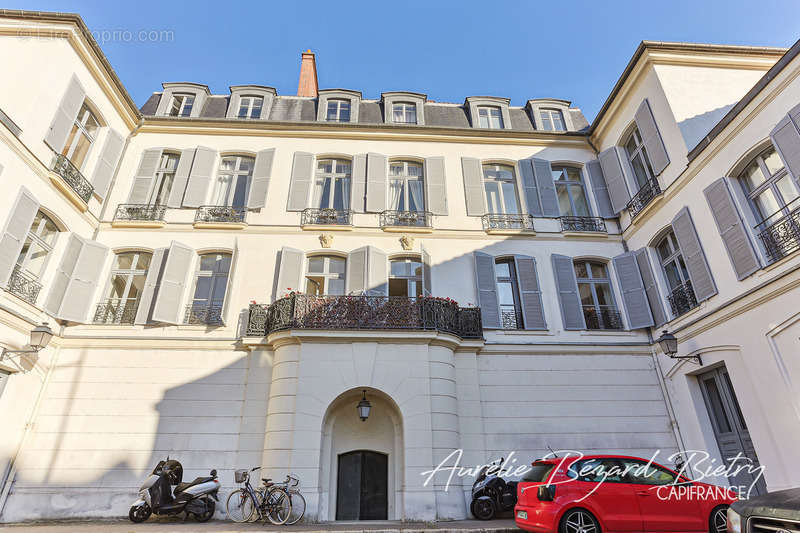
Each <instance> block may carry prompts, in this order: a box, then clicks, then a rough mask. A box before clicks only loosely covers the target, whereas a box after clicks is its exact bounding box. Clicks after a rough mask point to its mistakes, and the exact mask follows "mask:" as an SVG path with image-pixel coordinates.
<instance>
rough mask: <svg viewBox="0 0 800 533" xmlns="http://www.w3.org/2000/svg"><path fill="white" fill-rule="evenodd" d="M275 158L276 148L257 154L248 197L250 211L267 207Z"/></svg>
mask: <svg viewBox="0 0 800 533" xmlns="http://www.w3.org/2000/svg"><path fill="white" fill-rule="evenodd" d="M274 157H275V148H267V149H266V150H261V151H259V152H258V153H257V154H256V160H255V163H254V164H253V179H252V180H251V181H250V192H249V193H248V195H247V207H248V209H257V208H259V207H264V206H265V205H266V202H267V190H268V189H269V180H270V177H271V176H272V160H273V158H274Z"/></svg>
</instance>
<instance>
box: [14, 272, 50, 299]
mask: <svg viewBox="0 0 800 533" xmlns="http://www.w3.org/2000/svg"><path fill="white" fill-rule="evenodd" d="M8 290H9V292H12V293H14V294H16V295H17V296H19V297H20V298H22V299H23V300H25V301H26V302H29V303H32V304H35V303H36V298H38V297H39V292H40V291H41V290H42V284H41V283H39V280H38V279H37V278H36V277H35V276H34V275H33V274H30V273H29V272H25V271H23V270H22V269H20V268H19V266H16V267H14V270H12V271H11V277H10V278H8Z"/></svg>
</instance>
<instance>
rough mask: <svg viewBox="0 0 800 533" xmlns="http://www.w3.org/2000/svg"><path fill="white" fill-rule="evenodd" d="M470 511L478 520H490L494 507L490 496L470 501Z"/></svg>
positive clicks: (492, 516)
mask: <svg viewBox="0 0 800 533" xmlns="http://www.w3.org/2000/svg"><path fill="white" fill-rule="evenodd" d="M470 511H472V516H474V517H475V518H477V519H478V520H491V519H492V518H494V513H495V511H496V509H495V506H494V502H493V501H492V499H491V498H486V497H483V498H478V499H477V500H475V501H473V502H472V505H470Z"/></svg>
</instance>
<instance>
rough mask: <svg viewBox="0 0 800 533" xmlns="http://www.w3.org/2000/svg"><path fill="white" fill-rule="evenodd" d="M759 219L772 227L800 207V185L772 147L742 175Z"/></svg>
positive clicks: (751, 163)
mask: <svg viewBox="0 0 800 533" xmlns="http://www.w3.org/2000/svg"><path fill="white" fill-rule="evenodd" d="M739 179H740V180H741V182H742V185H743V186H744V190H745V192H747V197H748V198H749V199H750V203H751V205H752V206H753V210H754V211H755V213H756V217H757V218H758V220H759V222H761V223H762V224H763V225H765V226H766V225H769V224H771V223H772V222H775V221H776V220H777V219H779V218H781V217H783V216H785V215H788V214H789V212H790V211H791V210H793V209H794V208H796V207H800V201H796V200H797V198H798V196H800V191H798V189H797V183H795V182H794V181H793V180H792V177H791V176H790V175H789V173H788V172H787V171H786V169H785V168H784V166H783V161H781V158H780V156H779V155H778V152H776V151H775V148H773V147H772V146H770V147H769V148H767V149H766V150H764V151H763V152H761V153H760V154H758V155H757V156H756V157H755V158H754V159H753V160H752V161H751V162H750V164H749V165H747V167H746V168H745V169H744V171H743V172H742V173H741V174H740V175H739Z"/></svg>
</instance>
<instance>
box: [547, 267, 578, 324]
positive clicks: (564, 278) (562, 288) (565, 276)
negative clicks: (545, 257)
mask: <svg viewBox="0 0 800 533" xmlns="http://www.w3.org/2000/svg"><path fill="white" fill-rule="evenodd" d="M550 259H551V261H552V262H553V275H554V277H555V280H556V290H557V291H558V302H559V304H560V306H561V319H562V320H563V321H564V329H586V320H585V319H584V317H583V306H581V298H580V295H579V294H578V281H577V279H576V278H575V267H574V266H573V264H572V258H571V257H567V256H566V255H559V254H553V255H552V256H551V257H550Z"/></svg>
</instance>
